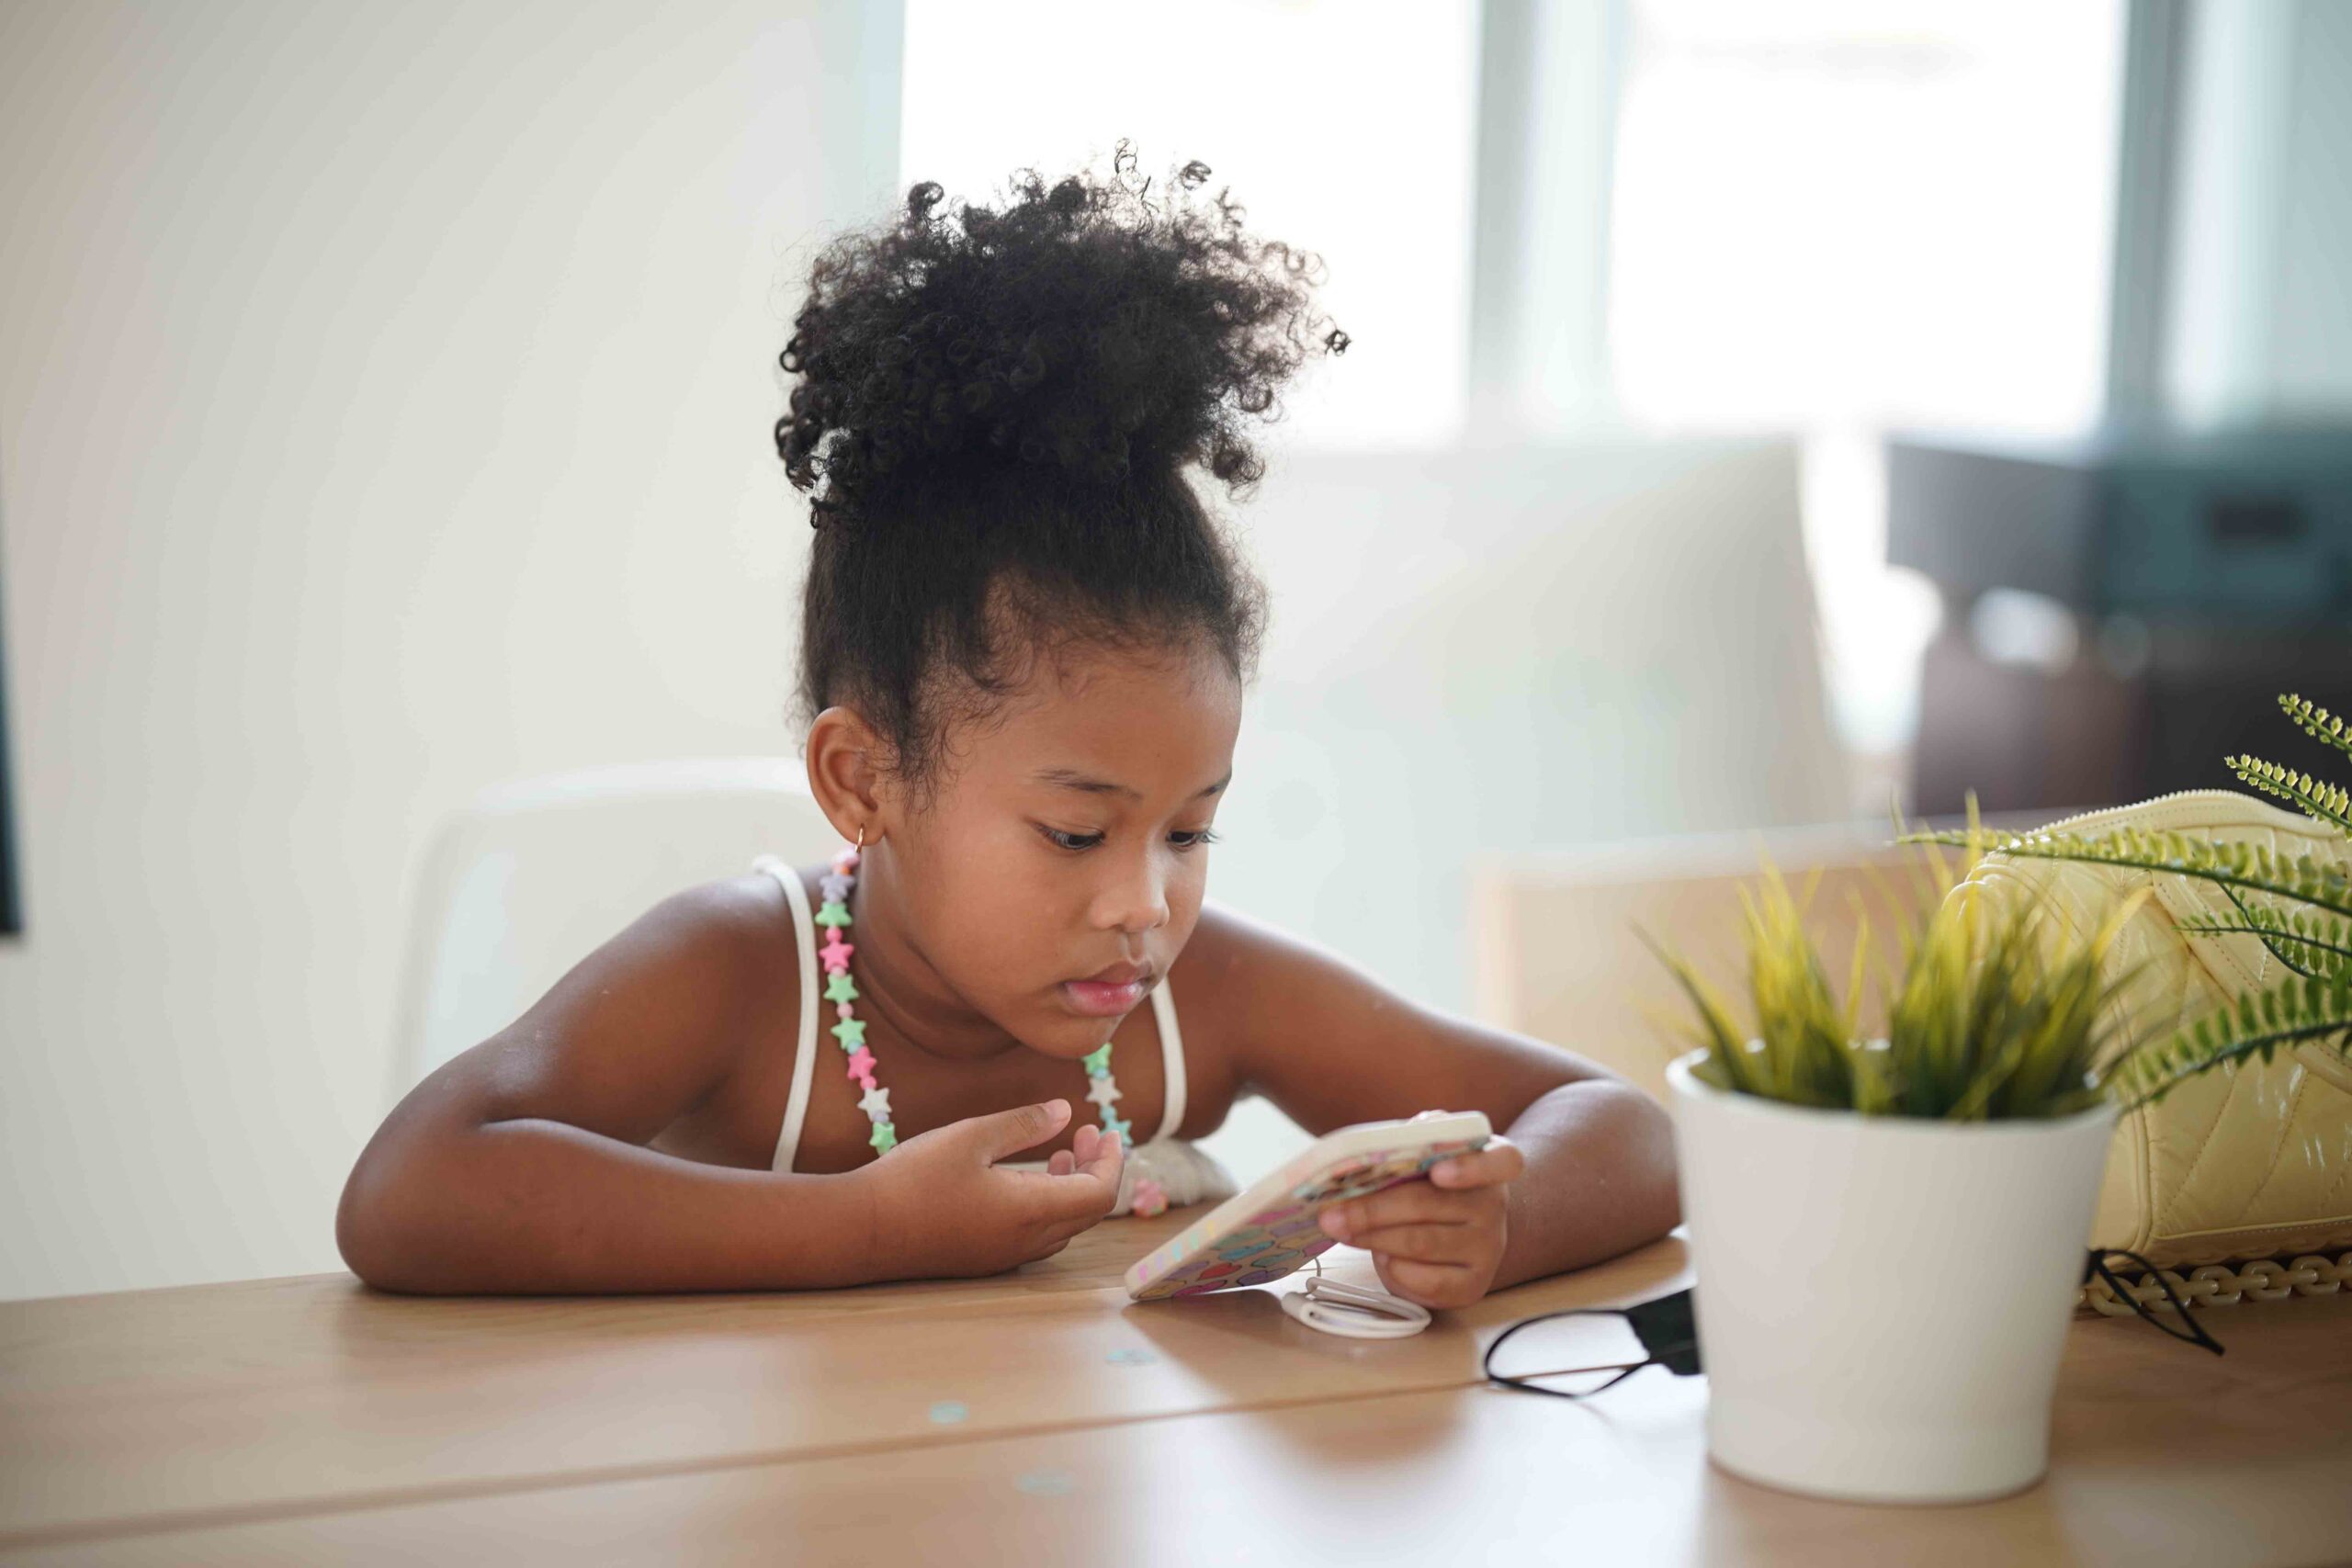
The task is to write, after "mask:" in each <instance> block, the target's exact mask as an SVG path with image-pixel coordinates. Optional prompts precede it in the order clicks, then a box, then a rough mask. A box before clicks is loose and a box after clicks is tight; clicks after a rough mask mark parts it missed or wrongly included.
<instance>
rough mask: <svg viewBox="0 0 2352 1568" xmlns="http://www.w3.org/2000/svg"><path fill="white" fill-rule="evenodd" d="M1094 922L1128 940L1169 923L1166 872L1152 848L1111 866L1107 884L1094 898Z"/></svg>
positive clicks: (1122, 859) (1124, 858) (1126, 857)
mask: <svg viewBox="0 0 2352 1568" xmlns="http://www.w3.org/2000/svg"><path fill="white" fill-rule="evenodd" d="M1104 858H1105V859H1106V860H1108V859H1109V857H1107V856H1106V857H1104ZM1094 923H1095V924H1096V925H1097V926H1098V927H1100V928H1102V929H1103V930H1105V931H1119V932H1121V933H1122V934H1123V935H1125V936H1128V937H1130V938H1140V937H1141V936H1142V935H1143V934H1144V933H1145V932H1146V931H1150V930H1152V929H1153V928H1154V927H1156V926H1164V925H1166V924H1167V923H1168V872H1167V868H1166V867H1165V866H1163V865H1162V864H1161V863H1160V857H1159V854H1158V853H1157V852H1156V851H1155V850H1154V849H1152V848H1148V847H1147V848H1146V849H1144V850H1143V851H1142V852H1140V853H1138V854H1134V855H1128V856H1125V857H1122V858H1121V859H1120V860H1118V861H1117V862H1116V863H1114V871H1113V874H1112V876H1111V879H1110V881H1109V882H1107V883H1106V884H1105V885H1104V886H1103V889H1102V890H1101V891H1100V892H1099V893H1098V894H1097V895H1096V896H1095V903H1094Z"/></svg>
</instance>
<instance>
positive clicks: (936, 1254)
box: [857, 1100, 1126, 1280]
mask: <svg viewBox="0 0 2352 1568" xmlns="http://www.w3.org/2000/svg"><path fill="white" fill-rule="evenodd" d="M1068 1120H1069V1101H1068V1100H1047V1101H1046V1103H1044V1104H1042V1105H1023V1106H1017V1107H1015V1108H1014V1109H1012V1110H1011V1111H998V1112H996V1113H995V1114H994V1115H992V1116H974V1117H969V1118H967V1119H966V1120H964V1121H961V1122H949V1123H948V1124H947V1125H946V1126H944V1127H934V1128H933V1129H932V1130H931V1131H930V1132H928V1133H923V1134H919V1135H918V1136H915V1137H912V1138H909V1139H908V1140H907V1141H906V1142H905V1143H903V1144H900V1145H898V1146H897V1147H896V1148H894V1149H892V1150H890V1152H889V1153H888V1154H886V1155H884V1156H882V1157H881V1158H880V1159H877V1160H876V1161H875V1162H874V1163H873V1164H871V1165H867V1166H862V1167H860V1168H859V1170H858V1172H857V1174H860V1175H863V1176H869V1177H870V1178H871V1179H872V1181H873V1183H874V1186H873V1191H874V1194H875V1231H876V1242H877V1244H878V1247H879V1248H880V1254H881V1256H880V1259H879V1262H880V1265H881V1268H882V1270H883V1272H882V1273H881V1274H880V1275H879V1276H878V1277H880V1278H888V1279H899V1280H905V1279H940V1278H968V1277H971V1276H975V1275H980V1274H1001V1273H1002V1272H1004V1271H1005V1270H1006V1269H1016V1268H1018V1267H1020V1266H1021V1265H1022V1264H1023V1263H1030V1262H1035V1260H1036V1259H1038V1258H1050V1257H1052V1256H1053V1255H1054V1254H1055V1253H1057V1252H1059V1251H1060V1250H1061V1249H1062V1248H1063V1247H1068V1246H1069V1240H1070V1237H1072V1236H1074V1235H1078V1233H1079V1232H1080V1231H1082V1230H1085V1229H1086V1228H1088V1227H1089V1226H1091V1224H1094V1222H1095V1221H1097V1220H1099V1219H1101V1218H1102V1217H1103V1215H1105V1214H1107V1213H1110V1212H1111V1208H1112V1205H1114V1203H1116V1202H1117V1201H1119V1174H1120V1171H1121V1168H1123V1167H1124V1166H1125V1162H1126V1150H1125V1146H1124V1145H1122V1144H1121V1143H1120V1141H1119V1139H1118V1138H1117V1137H1115V1136H1114V1135H1113V1134H1108V1133H1104V1132H1103V1131H1102V1130H1101V1129H1100V1128H1097V1127H1092V1126H1082V1127H1080V1128H1079V1130H1078V1134H1077V1136H1076V1137H1075V1138H1074V1139H1072V1144H1073V1145H1074V1151H1073V1150H1059V1151H1057V1152H1056V1153H1055V1154H1054V1155H1053V1156H1051V1157H1050V1158H1049V1159H1048V1160H1047V1162H1046V1164H1047V1166H1048V1167H1049V1168H1048V1169H1046V1170H1045V1171H1035V1170H1003V1169H1000V1168H998V1166H997V1163H996V1162H997V1161H999V1160H1001V1159H1004V1158H1006V1157H1008V1156H1012V1155H1015V1154H1018V1153H1020V1152H1021V1151H1022V1150H1023V1149H1028V1148H1035V1146H1036V1145H1039V1144H1042V1143H1044V1142H1045V1141H1046V1139H1048V1138H1050V1137H1052V1136H1053V1135H1054V1134H1057V1133H1058V1132H1060V1131H1061V1129H1062V1123H1063V1122H1067V1121H1068Z"/></svg>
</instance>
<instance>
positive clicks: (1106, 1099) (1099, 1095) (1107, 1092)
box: [1086, 1073, 1119, 1111]
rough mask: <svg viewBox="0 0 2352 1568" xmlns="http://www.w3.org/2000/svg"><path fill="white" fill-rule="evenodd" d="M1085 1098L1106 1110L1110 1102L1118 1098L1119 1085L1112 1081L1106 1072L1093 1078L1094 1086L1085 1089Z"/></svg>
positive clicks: (1109, 1106) (1108, 1108) (1109, 1107)
mask: <svg viewBox="0 0 2352 1568" xmlns="http://www.w3.org/2000/svg"><path fill="white" fill-rule="evenodd" d="M1086 1098H1087V1099H1089V1100H1092V1101H1093V1102H1094V1103H1095V1104H1097V1105H1099V1106H1101V1107H1102V1108H1103V1110H1105V1111H1108V1110H1110V1109H1111V1102H1112V1101H1113V1100H1116V1099H1118V1098H1119V1086H1118V1085H1117V1084H1115V1083H1113V1082H1112V1081H1111V1077H1110V1075H1109V1074H1107V1073H1106V1074H1104V1075H1103V1077H1099V1078H1096V1079H1095V1080H1094V1087H1093V1088H1092V1089H1088V1090H1087V1091H1086Z"/></svg>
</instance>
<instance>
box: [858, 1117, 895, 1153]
mask: <svg viewBox="0 0 2352 1568" xmlns="http://www.w3.org/2000/svg"><path fill="white" fill-rule="evenodd" d="M865 1141H866V1142H867V1143H869V1144H872V1145H874V1146H875V1148H876V1149H877V1150H879V1151H880V1152H882V1153H884V1154H888V1153H889V1152H890V1148H891V1145H895V1144H896V1143H897V1142H898V1141H899V1134H898V1130H897V1129H896V1128H894V1127H892V1126H891V1125H890V1123H888V1122H876V1123H874V1135H873V1136H872V1137H870V1138H868V1139H866V1140H865Z"/></svg>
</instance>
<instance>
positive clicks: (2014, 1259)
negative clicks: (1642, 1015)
mask: <svg viewBox="0 0 2352 1568" xmlns="http://www.w3.org/2000/svg"><path fill="white" fill-rule="evenodd" d="M1702 1056H1703V1053H1702V1052H1696V1051H1694V1052H1692V1053H1691V1055H1687V1056H1684V1057H1682V1058H1680V1059H1679V1060H1678V1061H1676V1062H1675V1063H1673V1064H1672V1065H1671V1066H1668V1069H1667V1081H1668V1084H1669V1085H1671V1087H1672V1096H1671V1099H1672V1110H1673V1112H1674V1123H1675V1145H1676V1160H1677V1163H1678V1165H1679V1168H1680V1172H1681V1179H1682V1211H1683V1216H1684V1218H1685V1219H1686V1220H1687V1221H1688V1223H1689V1224H1690V1229H1691V1254H1692V1262H1693V1264H1694V1265H1695V1267H1696V1269H1697V1271H1698V1280H1699V1282H1698V1287H1697V1306H1698V1317H1699V1354H1700V1357H1701V1359H1702V1361H1703V1362H1704V1370H1705V1371H1706V1374H1707V1380H1708V1401H1707V1451H1708V1453H1709V1454H1710V1455H1711V1456H1712V1457H1713V1460H1714V1461H1715V1462H1716V1463H1717V1464H1719V1465H1721V1466H1722V1467H1723V1468H1724V1469H1725V1470H1727V1471H1729V1472H1732V1473H1734V1474H1736V1475H1739V1476H1743V1477H1745V1478H1747V1479H1748V1480H1751V1481H1758V1482H1761V1483H1764V1484H1765V1485H1768V1486H1776V1487H1780V1488H1781V1489H1783V1490H1786V1491H1791V1492H1802V1493H1806V1494H1810V1495H1815V1496H1822V1497H1838V1498H1846V1499H1849V1500H1853V1501H1860V1502H1879V1503H1955V1502H1969V1501H1973V1500H1977V1499H1981V1498H1988V1497H1999V1496H2005V1495H2007V1494H2009V1493H2012V1492H2018V1491H2021V1490H2023V1489H2024V1488H2026V1487H2028V1486H2030V1485H2032V1484H2033V1483H2035V1482H2037V1481H2039V1480H2040V1479H2041V1475H2042V1472H2044V1471H2045V1470H2046V1469H2047V1468H2048V1465H2049V1457H2050V1403H2051V1395H2052V1391H2053V1389H2054V1388H2055V1386H2056V1383H2057V1380H2058V1359H2059V1356H2060V1354H2061V1352H2062V1351H2063V1350H2064V1348H2065V1338H2066V1327H2067V1323H2068V1321H2069V1319H2070V1318H2071V1317H2072V1315H2073V1306H2072V1303H2073V1299H2074V1295H2075V1290H2076V1288H2077V1287H2078V1286H2079V1284H2080V1283H2081V1279H2082V1271H2083V1263H2084V1257H2085V1254H2086V1252H2087V1251H2088V1249H2089V1246H2090V1230H2091V1216H2092V1212H2093V1209H2094V1206H2095V1205H2096V1203H2097V1201H2098V1184H2099V1177H2100V1173H2101V1171H2102V1169H2103V1168H2104V1166H2105V1164H2106V1159H2107V1146H2108V1140H2109V1137H2110V1136H2111V1135H2112V1134H2113V1131H2114V1127H2115V1118H2116V1107H2115V1106H2114V1105H2112V1104H2106V1105H2101V1106H2099V1107H2098V1108H2096V1109H2094V1110H2091V1111H2083V1112H2082V1113H2080V1114H2079V1115H2075V1116H2071V1117H2067V1118H2065V1119H2064V1120H2060V1121H2047V1122H2040V1121H2036V1122H2025V1121H2020V1122H1927V1121H1921V1120H1917V1119H1916V1118H1909V1117H1894V1116H1860V1115H1857V1114H1855V1113H1854V1112H1852V1111H1815V1110H1811V1109H1808V1108H1804V1107H1801V1106H1791V1105H1781V1104H1779V1103H1776V1102H1774V1101H1770V1100H1762V1099H1759V1098H1758V1097H1756V1096H1754V1095H1745V1094H1735V1093H1731V1092H1728V1091H1726V1090H1723V1089H1713V1088H1711V1087H1710V1086H1708V1085H1707V1084H1705V1083H1702V1082H1701V1081H1700V1080H1699V1079H1698V1078H1697V1077H1695V1076H1693V1074H1692V1072H1691V1067H1692V1066H1693V1064H1695V1063H1697V1062H1698V1061H1700V1060H1701V1059H1702Z"/></svg>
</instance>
